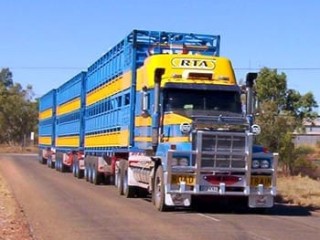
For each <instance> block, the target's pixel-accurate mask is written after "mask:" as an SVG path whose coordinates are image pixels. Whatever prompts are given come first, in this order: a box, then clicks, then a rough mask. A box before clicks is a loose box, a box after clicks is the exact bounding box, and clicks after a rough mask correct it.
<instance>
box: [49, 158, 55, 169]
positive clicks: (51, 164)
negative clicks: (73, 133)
mask: <svg viewBox="0 0 320 240" xmlns="http://www.w3.org/2000/svg"><path fill="white" fill-rule="evenodd" d="M54 167H55V162H54V161H52V159H50V165H49V168H54Z"/></svg>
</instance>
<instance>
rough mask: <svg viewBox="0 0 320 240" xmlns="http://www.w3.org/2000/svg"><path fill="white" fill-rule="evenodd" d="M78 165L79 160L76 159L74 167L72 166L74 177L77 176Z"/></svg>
mask: <svg viewBox="0 0 320 240" xmlns="http://www.w3.org/2000/svg"><path fill="white" fill-rule="evenodd" d="M77 164H78V161H77V158H76V157H74V159H73V163H72V166H71V171H72V175H73V176H74V177H76V176H77Z"/></svg>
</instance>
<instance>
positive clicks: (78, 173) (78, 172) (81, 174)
mask: <svg viewBox="0 0 320 240" xmlns="http://www.w3.org/2000/svg"><path fill="white" fill-rule="evenodd" d="M75 167H76V178H79V179H80V178H83V177H84V170H82V169H80V166H79V161H78V159H77V161H76V166H75Z"/></svg>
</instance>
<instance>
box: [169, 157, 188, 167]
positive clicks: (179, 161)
mask: <svg viewBox="0 0 320 240" xmlns="http://www.w3.org/2000/svg"><path fill="white" fill-rule="evenodd" d="M188 165H189V159H188V158H186V157H174V158H172V161H171V166H183V167H186V166H188Z"/></svg>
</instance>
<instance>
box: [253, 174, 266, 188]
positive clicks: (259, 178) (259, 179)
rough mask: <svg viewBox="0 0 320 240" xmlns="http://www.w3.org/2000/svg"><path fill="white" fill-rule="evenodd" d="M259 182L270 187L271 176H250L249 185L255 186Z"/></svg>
mask: <svg viewBox="0 0 320 240" xmlns="http://www.w3.org/2000/svg"><path fill="white" fill-rule="evenodd" d="M259 184H263V186H266V187H270V186H271V177H269V176H251V184H250V185H251V187H256V186H258V185H259Z"/></svg>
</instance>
